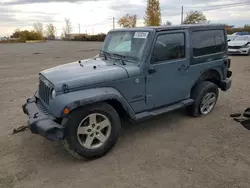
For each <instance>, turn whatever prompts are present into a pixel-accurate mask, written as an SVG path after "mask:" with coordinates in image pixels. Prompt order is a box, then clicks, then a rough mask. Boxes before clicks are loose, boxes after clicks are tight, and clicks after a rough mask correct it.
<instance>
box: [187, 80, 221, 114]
mask: <svg viewBox="0 0 250 188" xmlns="http://www.w3.org/2000/svg"><path fill="white" fill-rule="evenodd" d="M218 96H219V89H218V87H217V85H215V84H214V83H212V82H209V81H203V82H201V83H199V84H197V85H196V86H194V89H193V90H192V93H191V98H192V99H194V100H195V102H194V103H193V104H192V105H191V106H188V107H187V108H186V112H187V114H188V115H189V116H192V117H200V116H205V115H208V114H209V113H210V112H212V110H213V109H214V107H215V105H216V102H217V100H218Z"/></svg>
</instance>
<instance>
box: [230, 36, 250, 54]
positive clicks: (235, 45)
mask: <svg viewBox="0 0 250 188" xmlns="http://www.w3.org/2000/svg"><path fill="white" fill-rule="evenodd" d="M228 53H229V54H243V55H250V35H244V36H238V37H236V38H235V39H234V40H233V41H230V42H228Z"/></svg>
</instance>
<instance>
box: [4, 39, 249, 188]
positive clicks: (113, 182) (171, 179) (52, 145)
mask: <svg viewBox="0 0 250 188" xmlns="http://www.w3.org/2000/svg"><path fill="white" fill-rule="evenodd" d="M101 45H102V44H101V43H87V42H47V43H44V44H0V86H1V87H0V106H1V108H0V119H1V126H0V187H1V188H2V187H15V188H17V187H19V188H20V187H21V188H33V187H46V188H52V187H53V188H55V187H60V188H66V187H67V188H68V187H74V188H78V187H91V188H95V187H103V188H104V187H107V188H112V187H119V188H120V187H121V188H123V187H128V188H131V187H143V188H145V187H149V188H151V187H164V188H165V187H167V188H186V187H190V188H207V187H210V188H235V187H236V188H238V187H241V188H242V187H244V188H249V186H250V166H249V165H250V157H249V154H250V147H249V146H250V140H249V135H250V131H247V130H246V129H245V128H244V127H242V126H241V125H240V124H237V123H236V122H234V121H233V120H232V119H231V118H230V117H229V114H230V113H232V112H238V111H240V112H242V111H244V110H245V108H247V107H249V103H248V102H249V97H250V95H249V93H250V87H249V86H250V85H249V83H250V57H246V56H234V57H232V70H233V86H232V88H231V90H230V91H228V92H226V93H223V92H221V93H220V98H219V101H218V104H217V106H216V108H215V109H214V111H213V113H212V114H210V115H209V116H206V117H203V118H190V117H187V116H186V115H185V114H183V113H182V112H181V111H178V112H173V113H170V114H166V115H162V116H160V117H157V118H154V119H151V120H147V121H145V122H140V123H137V124H133V125H131V124H126V125H125V126H124V127H123V131H122V135H121V138H120V140H119V141H118V143H117V145H116V146H115V148H114V149H113V150H112V151H111V152H110V153H109V154H108V155H106V156H105V157H103V158H100V159H98V160H94V161H78V160H75V159H73V158H72V157H71V156H70V155H69V154H68V153H67V152H65V151H64V150H63V148H62V147H61V146H60V144H59V143H56V142H50V141H47V140H45V139H43V138H41V137H39V136H37V135H33V134H31V133H30V132H29V131H25V132H22V133H19V134H15V135H12V134H11V133H12V130H13V129H14V128H16V127H19V126H22V125H26V122H27V117H26V115H24V114H23V112H22V110H21V105H22V104H23V103H24V102H25V100H26V98H28V97H30V96H31V95H32V94H33V93H34V92H35V90H36V88H37V84H38V73H39V71H41V70H43V69H46V68H49V67H53V66H55V65H60V64H63V63H68V62H71V61H74V60H79V59H84V58H88V57H91V56H94V55H96V54H97V52H98V49H100V47H101Z"/></svg>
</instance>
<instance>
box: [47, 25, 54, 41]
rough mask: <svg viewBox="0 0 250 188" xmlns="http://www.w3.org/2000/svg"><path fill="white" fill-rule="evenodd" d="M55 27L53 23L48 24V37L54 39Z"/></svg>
mask: <svg viewBox="0 0 250 188" xmlns="http://www.w3.org/2000/svg"><path fill="white" fill-rule="evenodd" d="M55 34H56V27H55V26H54V25H53V24H48V25H47V27H46V36H47V38H48V39H53V40H54V39H55Z"/></svg>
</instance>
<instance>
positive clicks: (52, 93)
mask: <svg viewBox="0 0 250 188" xmlns="http://www.w3.org/2000/svg"><path fill="white" fill-rule="evenodd" d="M51 98H52V99H54V98H56V90H55V89H53V90H52V92H51Z"/></svg>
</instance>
